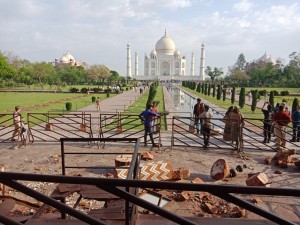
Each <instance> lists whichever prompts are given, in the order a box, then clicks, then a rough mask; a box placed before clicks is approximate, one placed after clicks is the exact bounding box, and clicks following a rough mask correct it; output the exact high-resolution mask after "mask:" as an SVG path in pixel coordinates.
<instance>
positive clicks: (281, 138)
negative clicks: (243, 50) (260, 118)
mask: <svg viewBox="0 0 300 225" xmlns="http://www.w3.org/2000/svg"><path fill="white" fill-rule="evenodd" d="M273 119H274V122H275V134H276V145H277V147H280V146H282V147H285V144H286V126H287V125H288V124H289V123H290V122H291V121H292V119H291V116H290V115H289V114H288V113H287V112H285V111H284V105H280V106H279V110H278V111H277V112H276V113H275V114H274V118H273Z"/></svg>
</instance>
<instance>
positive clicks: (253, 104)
mask: <svg viewBox="0 0 300 225" xmlns="http://www.w3.org/2000/svg"><path fill="white" fill-rule="evenodd" d="M251 93H252V104H251V111H252V112H254V111H255V109H256V105H257V93H258V92H257V90H255V91H254V90H252V91H251Z"/></svg>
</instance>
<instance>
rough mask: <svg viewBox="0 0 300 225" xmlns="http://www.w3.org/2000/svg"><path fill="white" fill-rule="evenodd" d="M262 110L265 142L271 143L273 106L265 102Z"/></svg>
mask: <svg viewBox="0 0 300 225" xmlns="http://www.w3.org/2000/svg"><path fill="white" fill-rule="evenodd" d="M261 111H262V112H263V114H264V121H263V122H264V141H263V143H270V139H271V122H272V106H271V105H270V104H269V103H268V102H265V103H264V105H263V107H262V109H261Z"/></svg>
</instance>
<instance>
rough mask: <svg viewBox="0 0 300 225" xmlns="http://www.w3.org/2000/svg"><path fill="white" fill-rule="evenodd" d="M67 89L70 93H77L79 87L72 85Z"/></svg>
mask: <svg viewBox="0 0 300 225" xmlns="http://www.w3.org/2000/svg"><path fill="white" fill-rule="evenodd" d="M69 91H70V92H71V93H77V92H78V91H79V89H78V88H75V87H72V88H70V89H69Z"/></svg>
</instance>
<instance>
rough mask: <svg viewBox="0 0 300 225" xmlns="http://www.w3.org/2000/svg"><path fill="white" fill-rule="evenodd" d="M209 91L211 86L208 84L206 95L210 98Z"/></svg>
mask: <svg viewBox="0 0 300 225" xmlns="http://www.w3.org/2000/svg"><path fill="white" fill-rule="evenodd" d="M210 90H211V85H210V83H208V90H207V95H208V96H210Z"/></svg>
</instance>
